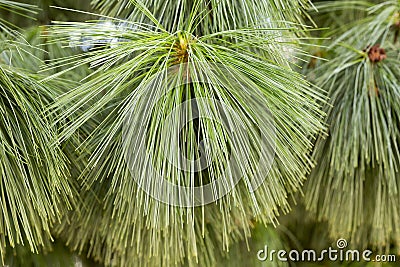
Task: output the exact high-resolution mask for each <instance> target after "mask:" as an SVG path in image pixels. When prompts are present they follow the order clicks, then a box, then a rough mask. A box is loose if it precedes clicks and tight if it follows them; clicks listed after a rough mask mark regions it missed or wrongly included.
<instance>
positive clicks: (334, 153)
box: [306, 1, 400, 247]
mask: <svg viewBox="0 0 400 267" xmlns="http://www.w3.org/2000/svg"><path fill="white" fill-rule="evenodd" d="M365 6H366V7H368V8H366V9H365V12H364V14H365V17H362V18H360V20H359V21H357V22H354V24H353V26H352V27H351V28H350V29H347V28H345V29H343V31H342V33H341V34H340V35H337V33H338V31H335V32H334V33H333V35H332V36H334V40H335V42H334V44H333V45H332V48H331V49H330V50H331V52H333V53H332V58H331V59H330V61H329V62H327V63H324V64H321V65H320V67H319V68H317V69H316V70H315V73H314V75H315V76H316V77H318V78H317V80H316V81H317V84H318V85H319V86H321V87H323V88H326V89H328V90H329V97H330V99H331V101H330V104H329V105H328V106H327V107H326V110H327V112H328V118H327V122H328V124H329V125H330V126H329V137H328V138H326V139H325V138H320V139H319V140H318V141H317V143H316V147H315V153H314V155H315V158H316V159H317V160H318V164H317V166H316V168H315V169H314V170H313V172H312V174H311V177H310V179H309V181H308V184H307V186H306V202H307V206H308V207H309V208H310V209H311V210H313V211H314V212H316V214H317V216H318V218H320V219H327V220H328V221H329V223H330V228H331V233H332V236H334V237H336V238H338V237H346V238H350V237H351V240H352V243H354V244H359V245H360V246H368V245H373V246H376V247H382V246H388V247H389V246H390V244H391V242H395V243H396V244H398V240H399V236H398V229H397V225H398V222H399V219H400V218H399V214H398V207H399V203H400V202H399V201H400V198H399V185H398V177H399V169H398V166H399V163H400V161H399V160H400V157H399V155H400V154H399V148H398V144H399V141H400V140H399V138H400V128H399V125H400V124H399V119H400V113H399V111H400V106H399V105H400V102H399V99H400V98H399V95H400V71H399V64H400V58H399V55H400V54H399V51H400V50H399V49H400V45H399V42H398V41H397V42H395V38H394V37H395V28H394V27H393V25H395V24H396V23H397V22H398V21H399V13H398V12H399V10H400V2H398V1H386V2H383V3H381V4H378V5H372V4H368V5H365ZM336 7H337V8H339V4H337V5H336ZM331 8H332V7H331ZM342 8H343V7H342ZM335 44H337V45H335ZM376 44H380V48H378V46H376ZM382 48H383V50H381V49H382Z"/></svg>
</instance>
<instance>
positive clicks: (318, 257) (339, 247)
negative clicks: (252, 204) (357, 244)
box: [257, 239, 397, 262]
mask: <svg viewBox="0 0 400 267" xmlns="http://www.w3.org/2000/svg"><path fill="white" fill-rule="evenodd" d="M347 246H348V244H347V241H346V240H345V239H339V240H338V241H337V242H336V248H332V247H329V248H328V249H323V250H321V251H320V252H317V251H316V250H312V249H306V250H302V251H299V250H290V251H286V250H273V249H272V250H269V248H268V246H267V245H266V246H265V247H264V249H261V250H259V251H258V252H257V259H258V260H260V261H270V262H273V261H276V260H277V261H282V262H287V261H291V262H322V261H332V262H335V261H341V262H344V261H345V262H361V261H364V262H396V261H397V258H396V255H373V254H374V252H373V251H371V250H368V249H366V250H363V251H360V250H356V249H353V250H352V249H346V248H347Z"/></svg>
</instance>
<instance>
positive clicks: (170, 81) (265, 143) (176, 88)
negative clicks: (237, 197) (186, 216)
mask: <svg viewBox="0 0 400 267" xmlns="http://www.w3.org/2000/svg"><path fill="white" fill-rule="evenodd" d="M204 64H206V65H204ZM123 116H124V118H125V120H124V125H123V144H122V145H123V150H124V159H125V162H126V163H127V166H128V168H129V170H130V173H131V175H132V177H133V178H134V180H135V182H136V183H137V184H138V185H139V187H140V188H141V189H142V190H143V191H144V192H146V194H147V195H148V196H150V197H152V198H153V199H155V200H157V201H160V202H163V203H166V204H169V205H172V206H179V207H196V206H202V205H206V204H209V203H212V202H214V201H216V200H218V199H220V198H222V197H223V196H225V195H226V194H228V193H229V192H230V191H231V190H233V188H234V187H235V186H236V185H237V184H238V182H239V181H240V180H241V179H242V180H243V181H244V183H245V185H246V186H247V188H248V190H249V192H254V191H255V190H257V188H259V186H261V184H262V183H263V182H264V179H265V178H266V177H267V175H268V172H269V170H270V168H271V165H272V163H273V159H274V156H275V146H276V142H275V139H276V133H275V124H274V120H273V116H272V114H271V113H270V112H269V110H268V105H267V103H266V102H265V96H263V95H262V92H260V91H259V89H258V88H257V86H256V85H255V84H254V83H253V82H252V81H251V80H250V79H248V78H247V77H246V76H244V75H243V74H241V73H239V72H237V71H235V70H232V69H228V68H226V67H225V66H223V65H220V64H211V63H202V64H198V65H193V64H188V63H184V64H180V65H179V64H178V65H175V66H173V67H171V68H169V69H168V70H166V71H162V72H159V73H157V74H155V75H154V76H153V77H151V79H148V80H147V82H146V83H142V84H141V85H140V86H139V87H138V88H136V89H135V94H132V96H131V98H130V102H129V105H127V107H126V109H125V112H124V114H123Z"/></svg>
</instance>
